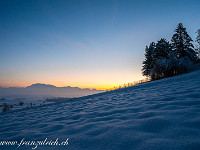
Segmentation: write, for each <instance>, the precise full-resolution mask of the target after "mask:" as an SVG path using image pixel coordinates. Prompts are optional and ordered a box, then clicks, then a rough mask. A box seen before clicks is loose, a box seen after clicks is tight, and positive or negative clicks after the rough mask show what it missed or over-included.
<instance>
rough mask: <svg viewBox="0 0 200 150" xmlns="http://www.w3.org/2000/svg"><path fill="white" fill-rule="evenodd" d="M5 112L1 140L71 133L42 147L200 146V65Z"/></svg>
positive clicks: (77, 149) (151, 148)
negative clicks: (179, 72)
mask: <svg viewBox="0 0 200 150" xmlns="http://www.w3.org/2000/svg"><path fill="white" fill-rule="evenodd" d="M0 116H1V124H0V140H1V141H2V140H17V141H20V140H22V138H25V139H24V140H31V141H33V140H40V141H41V140H44V139H45V138H48V140H55V139H56V138H59V139H58V141H59V142H60V141H62V140H65V139H67V138H69V139H68V145H66V146H63V145H62V146H38V147H37V149H47V148H48V149H67V150H82V149H91V150H93V149H95V150H107V149H108V150H111V149H113V150H122V149H123V150H124V149H125V150H126V149H134V150H146V149H148V150H155V149H157V150H158V149H159V150H161V149H162V150H169V149H173V150H184V149H185V150H189V149H200V71H195V72H192V73H188V74H185V75H180V76H176V77H172V78H168V79H162V80H159V81H154V82H149V83H143V84H140V85H136V86H133V87H129V88H125V89H120V90H116V91H111V92H106V93H100V94H96V95H93V96H87V97H83V98H79V99H74V100H70V101H69V102H61V103H56V104H50V105H45V106H42V107H34V108H27V109H23V110H16V111H11V112H6V113H1V114H0ZM32 147H33V146H24V145H23V146H20V147H19V148H18V149H31V148H32ZM16 148H17V146H16V145H15V146H0V149H16Z"/></svg>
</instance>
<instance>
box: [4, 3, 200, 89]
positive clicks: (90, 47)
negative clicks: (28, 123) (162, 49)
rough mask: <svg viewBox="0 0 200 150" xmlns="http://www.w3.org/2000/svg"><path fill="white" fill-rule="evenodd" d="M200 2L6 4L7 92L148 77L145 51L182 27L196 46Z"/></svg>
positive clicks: (96, 85)
mask: <svg viewBox="0 0 200 150" xmlns="http://www.w3.org/2000/svg"><path fill="white" fill-rule="evenodd" d="M199 8H200V1H199V0H130V1H128V0H24V1H23V0H1V1H0V86H2V87H13V86H15V87H25V86H29V85H31V84H33V83H45V84H52V85H55V86H58V87H61V86H78V87H80V88H97V89H106V88H111V87H113V86H116V85H120V84H123V83H128V82H133V81H137V80H140V79H143V78H144V77H143V76H142V73H141V68H142V61H143V60H144V50H145V46H146V45H149V43H150V42H152V41H154V42H156V41H158V40H159V39H160V38H166V39H167V40H171V37H172V35H173V32H174V29H175V28H176V26H177V24H178V23H180V22H181V23H183V25H184V26H185V27H186V28H187V31H188V33H189V35H190V36H191V37H192V39H193V40H195V38H196V33H195V32H196V31H197V29H200V19H199V18H200V9H199Z"/></svg>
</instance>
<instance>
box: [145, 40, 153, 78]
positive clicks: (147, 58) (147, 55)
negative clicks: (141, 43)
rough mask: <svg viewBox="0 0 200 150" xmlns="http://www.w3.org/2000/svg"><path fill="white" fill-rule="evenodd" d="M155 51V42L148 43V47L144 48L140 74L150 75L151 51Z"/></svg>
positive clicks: (151, 64) (151, 65)
mask: <svg viewBox="0 0 200 150" xmlns="http://www.w3.org/2000/svg"><path fill="white" fill-rule="evenodd" d="M154 51H155V43H154V42H152V43H150V45H149V47H148V46H146V49H145V61H143V68H142V74H143V75H144V76H150V72H151V69H152V68H153V52H154Z"/></svg>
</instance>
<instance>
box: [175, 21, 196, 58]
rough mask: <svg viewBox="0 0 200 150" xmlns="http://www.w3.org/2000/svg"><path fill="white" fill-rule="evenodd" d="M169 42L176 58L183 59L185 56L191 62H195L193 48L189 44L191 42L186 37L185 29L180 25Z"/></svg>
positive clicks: (188, 37)
mask: <svg viewBox="0 0 200 150" xmlns="http://www.w3.org/2000/svg"><path fill="white" fill-rule="evenodd" d="M171 41H172V46H173V50H174V51H175V55H176V57H177V58H183V57H186V56H187V57H188V58H189V59H190V60H191V61H193V62H195V61H196V60H197V55H196V52H195V51H194V46H193V44H192V43H191V42H192V41H193V40H192V39H191V37H190V36H189V35H188V33H187V31H186V28H184V27H183V24H182V23H179V24H178V26H177V28H176V29H175V34H174V35H173V37H172V40H171Z"/></svg>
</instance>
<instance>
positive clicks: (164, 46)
mask: <svg viewBox="0 0 200 150" xmlns="http://www.w3.org/2000/svg"><path fill="white" fill-rule="evenodd" d="M170 51H171V45H170V43H169V42H168V41H167V40H166V39H163V38H161V39H160V40H159V41H158V42H157V43H156V46H155V51H154V59H160V58H162V57H165V58H168V55H169V53H170Z"/></svg>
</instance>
